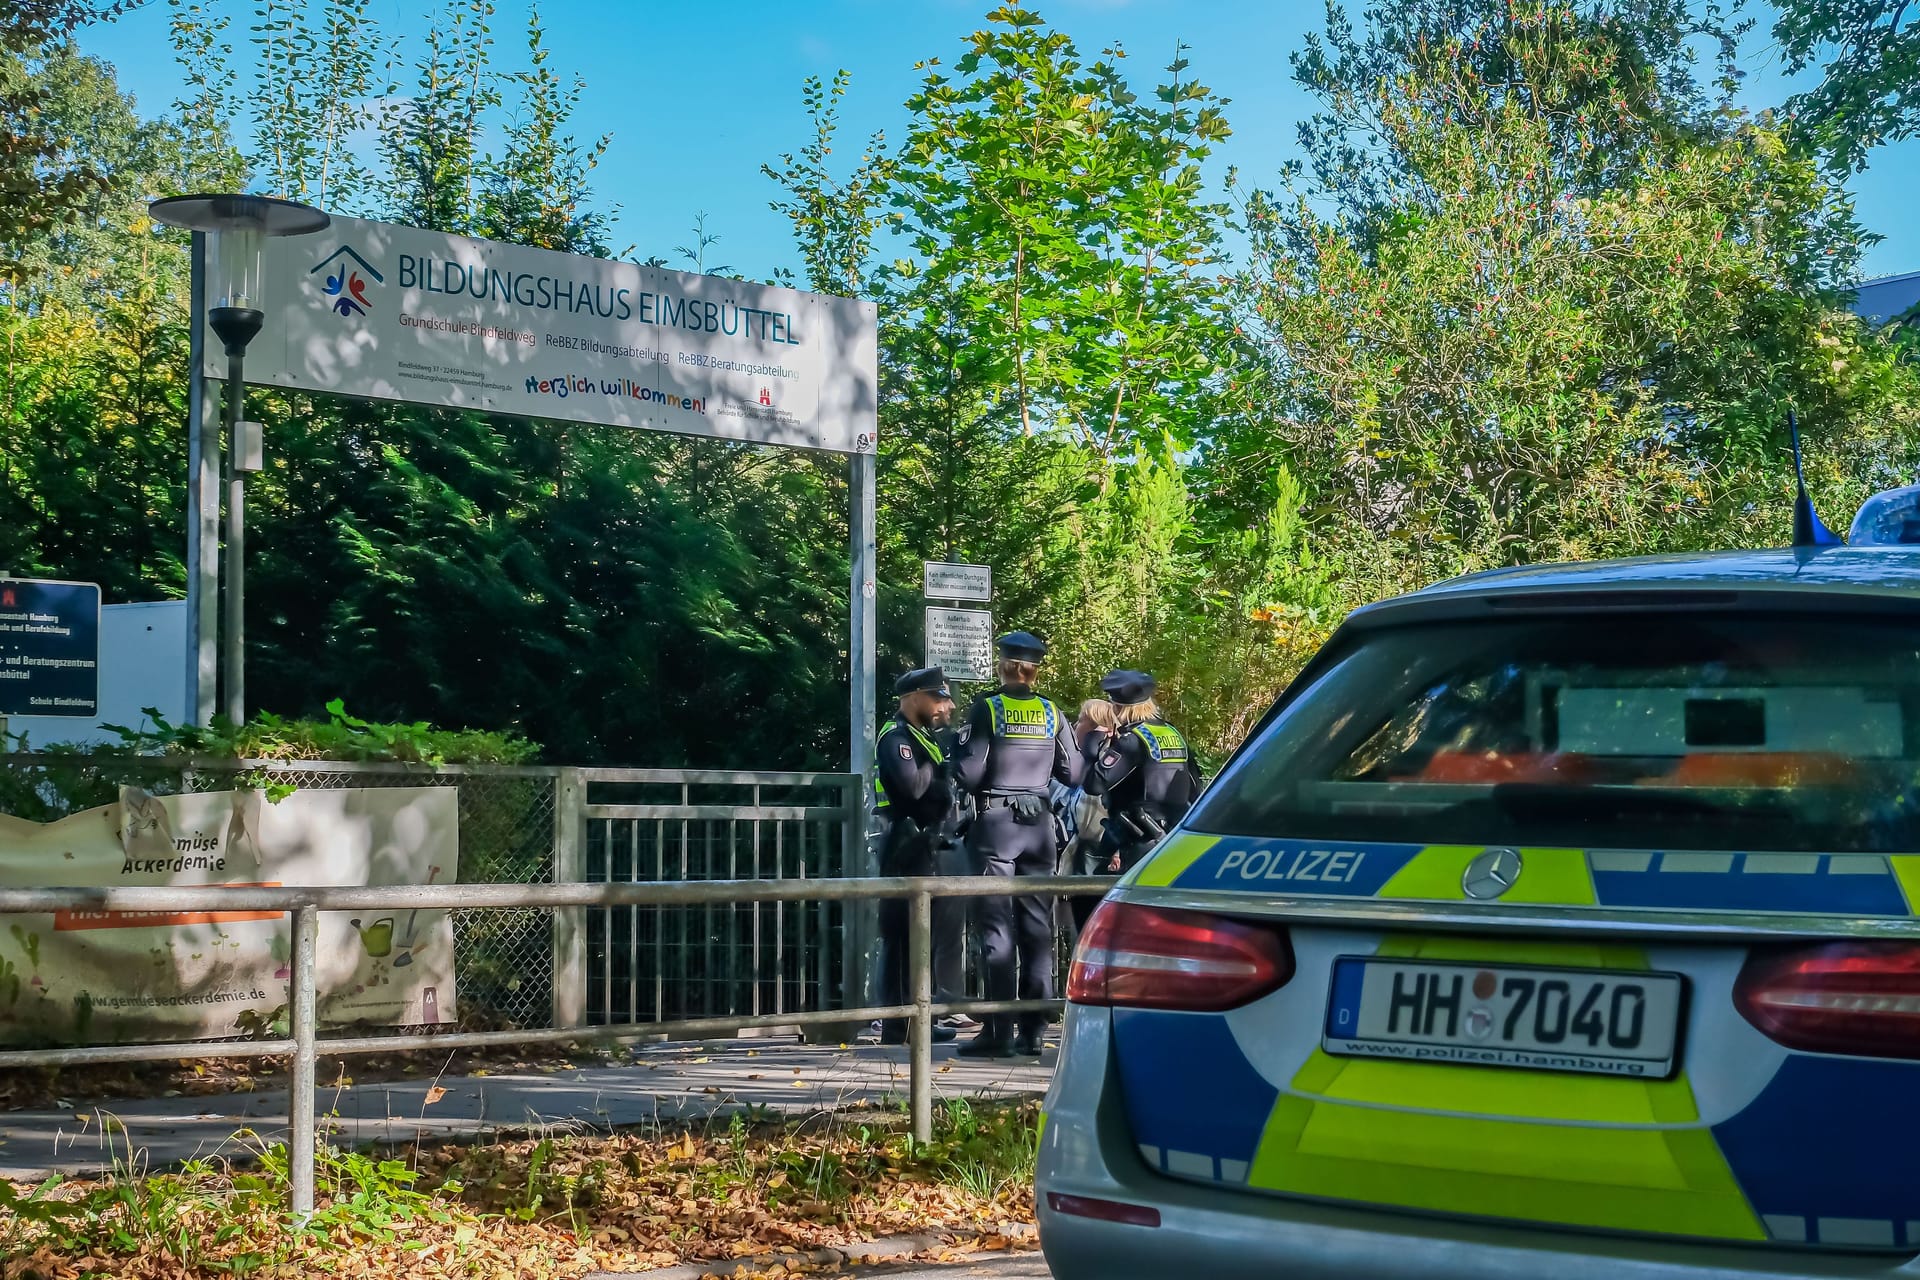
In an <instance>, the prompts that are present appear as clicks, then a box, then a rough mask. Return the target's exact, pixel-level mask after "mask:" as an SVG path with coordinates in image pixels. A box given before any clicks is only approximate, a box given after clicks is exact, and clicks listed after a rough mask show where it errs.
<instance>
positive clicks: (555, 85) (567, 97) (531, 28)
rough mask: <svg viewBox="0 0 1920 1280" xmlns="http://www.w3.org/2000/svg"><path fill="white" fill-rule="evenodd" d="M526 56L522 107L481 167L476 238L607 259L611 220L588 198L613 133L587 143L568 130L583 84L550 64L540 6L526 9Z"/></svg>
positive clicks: (520, 77) (518, 79)
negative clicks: (563, 79)
mask: <svg viewBox="0 0 1920 1280" xmlns="http://www.w3.org/2000/svg"><path fill="white" fill-rule="evenodd" d="M527 55H528V61H529V63H530V64H531V65H530V67H529V69H528V70H526V71H520V72H515V73H514V74H513V76H512V77H510V79H511V81H512V83H514V84H516V85H517V86H518V87H519V89H520V102H519V104H518V107H517V109H516V110H515V112H514V114H513V116H512V118H511V119H510V120H509V122H508V124H507V127H506V146H505V147H504V148H502V151H501V154H500V155H498V156H494V155H489V156H487V158H486V160H485V162H484V164H483V166H482V168H483V170H484V172H485V178H484V179H483V181H482V184H481V196H480V212H479V218H478V228H477V229H478V234H480V235H482V236H485V237H486V238H488V239H491V240H505V241H508V242H509V243H512V244H525V245H532V246H534V247H535V248H539V249H553V250H556V251H558V252H561V253H586V254H593V255H596V256H599V257H609V256H611V250H610V249H609V247H608V241H607V216H608V215H607V214H605V213H602V212H600V211H598V210H594V209H590V208H589V207H588V205H587V194H588V192H589V191H591V189H592V179H593V172H594V170H595V169H596V168H598V167H599V164H600V161H601V159H602V157H604V156H605V155H606V153H607V144H608V143H609V142H610V141H611V140H612V135H611V134H605V133H603V134H601V135H600V137H599V138H597V139H596V140H595V141H594V142H593V143H592V144H590V145H588V146H582V145H581V144H580V143H579V142H578V141H577V140H576V139H575V138H574V137H573V136H572V135H571V134H569V133H567V132H566V128H567V123H568V122H569V121H570V120H571V119H572V118H573V113H574V111H575V110H576V109H577V108H578V107H579V105H580V92H581V90H582V89H583V88H584V87H585V85H584V82H583V81H582V80H581V79H580V78H579V77H578V76H576V77H574V78H573V79H572V80H571V81H569V82H567V83H565V84H563V83H561V80H560V78H559V77H558V76H556V75H555V74H554V73H553V68H552V67H550V66H548V65H547V60H548V59H549V58H550V57H551V56H552V51H551V50H549V49H548V48H547V41H546V30H545V28H543V27H542V26H541V25H540V11H539V10H538V9H537V8H530V9H529V10H528V12H527Z"/></svg>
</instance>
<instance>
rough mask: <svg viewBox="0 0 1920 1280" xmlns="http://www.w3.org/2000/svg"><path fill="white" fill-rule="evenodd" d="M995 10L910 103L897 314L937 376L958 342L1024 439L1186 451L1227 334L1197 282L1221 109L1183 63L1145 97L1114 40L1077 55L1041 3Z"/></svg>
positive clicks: (1210, 218) (1213, 259)
mask: <svg viewBox="0 0 1920 1280" xmlns="http://www.w3.org/2000/svg"><path fill="white" fill-rule="evenodd" d="M987 20H988V22H989V23H991V24H992V25H991V26H989V27H987V28H984V29H982V30H980V31H976V32H974V33H973V34H972V35H971V36H969V37H968V39H967V51H966V53H965V54H964V55H962V56H961V57H960V59H959V60H958V61H956V62H955V63H954V65H953V69H952V72H951V73H950V74H949V73H948V72H946V71H944V70H942V69H941V68H940V67H939V66H938V65H937V62H928V63H923V64H922V65H923V66H925V67H926V68H928V71H927V76H926V80H925V82H924V84H923V86H922V88H921V91H920V92H919V93H917V94H915V95H914V96H913V97H912V98H910V99H908V101H907V108H908V110H910V111H911V112H913V114H914V124H913V126H912V128H911V129H910V130H909V132H908V135H907V139H906V144H905V147H904V149H903V151H902V155H901V158H900V163H899V167H898V171H897V174H896V176H895V182H894V185H893V199H894V203H895V204H896V205H897V206H898V207H899V209H900V210H901V211H902V212H903V214H904V215H905V221H904V227H903V230H904V232H905V234H906V237H907V240H908V244H909V246H910V251H911V257H909V258H908V259H906V260H904V261H903V262H901V263H900V264H899V265H898V266H897V267H896V268H895V274H896V275H897V277H898V284H897V285H896V292H895V294H894V296H892V297H891V298H890V299H889V303H890V319H892V321H893V322H894V324H895V325H896V326H897V327H898V328H899V329H902V330H906V331H908V332H909V333H910V332H911V331H912V330H914V329H916V328H920V327H922V326H924V327H925V328H926V329H927V330H928V331H930V332H931V333H933V334H938V335H940V337H939V338H938V339H936V341H935V342H934V343H933V346H932V350H931V351H927V350H925V349H924V347H921V346H920V344H915V347H914V348H912V350H914V353H915V354H917V355H918V356H919V358H920V361H921V363H923V364H926V365H929V366H930V367H931V371H933V372H934V373H935V376H936V377H937V376H938V371H939V370H940V369H941V368H942V366H943V365H944V364H946V363H948V361H947V360H946V359H945V358H944V357H943V354H942V353H943V352H944V351H945V350H947V349H948V348H950V347H957V348H959V349H960V350H964V351H966V352H968V353H969V355H970V357H973V358H977V359H978V360H979V361H980V362H981V365H980V367H979V368H978V369H977V370H975V371H974V372H975V373H976V375H977V379H979V378H983V379H984V380H985V381H986V382H987V384H988V388H990V389H991V391H992V392H993V393H994V395H995V398H996V399H1003V400H1004V402H1005V404H1006V408H1007V410H1008V412H1009V413H1010V414H1011V415H1012V416H1013V418H1014V419H1015V420H1017V422H1018V424H1019V428H1020V432H1021V434H1022V435H1027V436H1031V435H1034V434H1035V433H1036V432H1039V433H1053V434H1058V435H1060V436H1063V437H1067V438H1071V439H1072V440H1074V441H1075V442H1077V443H1079V444H1080V445H1082V446H1084V447H1086V448H1088V449H1091V450H1093V451H1094V452H1096V453H1097V454H1098V455H1099V456H1100V457H1102V458H1110V457H1112V456H1114V455H1115V454H1116V453H1117V454H1119V455H1122V456H1124V455H1125V454H1127V453H1130V452H1132V451H1133V450H1134V449H1135V448H1136V447H1144V448H1157V447H1159V446H1160V444H1161V442H1162V441H1163V440H1171V441H1173V442H1174V443H1175V444H1176V446H1179V447H1185V446H1187V445H1190V444H1191V443H1192V442H1193V441H1194V440H1196V439H1197V438H1198V436H1199V434H1200V431H1201V429H1202V427H1203V425H1204V423H1205V421H1206V396H1205V393H1206V390H1207V388H1208V387H1209V386H1210V385H1211V383H1212V380H1213V377H1214V373H1215V362H1214V359H1213V351H1215V350H1217V349H1218V347H1219V346H1220V345H1224V344H1223V343H1221V342H1220V339H1221V336H1222V334H1223V331H1224V328H1225V326H1226V320H1225V317H1224V313H1223V312H1222V311H1221V309H1220V307H1219V306H1218V299H1217V294H1216V290H1215V287H1214V281H1213V279H1212V278H1211V277H1210V276H1209V275H1208V272H1209V271H1210V270H1214V269H1216V268H1217V266H1218V264H1219V262H1220V251H1219V234H1220V228H1221V216H1222V214H1223V212H1224V210H1223V209H1222V208H1221V207H1220V206H1218V205H1216V204H1212V203H1209V202H1208V201H1207V200H1206V199H1205V198H1204V196H1203V195H1202V190H1201V177H1200V166H1201V164H1202V162H1203V161H1205V160H1206V158H1207V157H1208V156H1209V155H1211V154H1212V152H1213V148H1214V147H1215V146H1216V145H1218V144H1219V143H1221V142H1222V141H1224V140H1225V139H1226V137H1227V135H1228V132H1229V130H1228V128H1227V123H1226V119H1225V116H1224V114H1223V108H1224V105H1225V104H1224V103H1223V102H1222V101H1221V100H1220V99H1218V98H1217V97H1215V96H1214V94H1213V92H1212V91H1211V90H1210V89H1208V88H1207V87H1206V86H1205V85H1203V84H1200V83H1199V82H1198V81H1196V80H1194V79H1192V78H1191V77H1189V76H1188V75H1187V71H1188V70H1189V66H1188V63H1187V61H1186V59H1185V58H1184V57H1176V58H1175V59H1174V61H1173V62H1172V63H1170V64H1169V65H1168V66H1167V68H1166V71H1167V76H1168V80H1167V82H1166V83H1165V84H1162V85H1160V86H1159V87H1158V88H1157V89H1156V90H1155V91H1154V93H1153V94H1152V95H1151V96H1150V97H1141V96H1140V95H1138V94H1136V93H1135V92H1134V90H1133V88H1132V87H1131V86H1130V85H1129V83H1128V82H1127V79H1126V77H1125V76H1124V75H1123V74H1122V71H1121V67H1120V64H1121V61H1122V59H1123V56H1124V55H1123V54H1122V53H1121V51H1120V50H1118V49H1109V50H1107V51H1106V54H1105V56H1104V57H1103V58H1102V59H1101V60H1099V61H1096V62H1093V63H1086V62H1083V60H1082V58H1081V55H1080V52H1079V50H1078V48H1077V47H1076V46H1075V45H1074V42H1073V41H1072V39H1071V38H1070V37H1068V36H1067V35H1066V33H1064V32H1061V31H1057V30H1052V29H1049V28H1048V27H1047V26H1046V25H1045V23H1044V21H1043V20H1042V19H1041V18H1040V16H1039V15H1038V14H1036V13H1033V12H1031V11H1029V10H1025V9H1020V8H1016V7H1013V6H1003V7H1001V8H998V9H995V10H994V11H993V12H992V13H990V14H988V15H987ZM983 389H984V388H983ZM969 408H972V406H969Z"/></svg>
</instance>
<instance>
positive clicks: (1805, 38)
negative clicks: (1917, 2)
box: [1773, 0, 1920, 173]
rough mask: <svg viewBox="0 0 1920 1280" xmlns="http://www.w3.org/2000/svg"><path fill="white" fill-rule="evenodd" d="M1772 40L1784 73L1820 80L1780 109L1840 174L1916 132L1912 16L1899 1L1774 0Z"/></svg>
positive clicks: (1916, 23) (1917, 21)
mask: <svg viewBox="0 0 1920 1280" xmlns="http://www.w3.org/2000/svg"><path fill="white" fill-rule="evenodd" d="M1774 7H1775V9H1777V10H1778V18H1777V20H1776V21H1775V23H1774V28H1773V35H1774V39H1775V40H1777V41H1778V42H1779V44H1780V49H1781V51H1782V52H1783V53H1784V54H1785V55H1786V69H1787V71H1789V72H1797V71H1804V70H1806V69H1807V68H1808V67H1812V66H1816V65H1817V66H1819V68H1820V83H1819V84H1817V85H1815V86H1814V87H1813V88H1812V89H1810V90H1808V91H1806V92H1805V93H1801V94H1798V95H1796V96H1795V97H1794V99H1793V100H1792V102H1790V103H1789V104H1788V108H1789V110H1790V111H1791V112H1792V113H1793V115H1794V118H1795V121H1796V123H1797V124H1798V125H1799V127H1800V128H1801V129H1802V130H1803V131H1804V136H1805V137H1806V138H1807V140H1808V141H1810V142H1811V143H1813V144H1814V145H1815V146H1817V147H1819V148H1820V149H1821V150H1823V151H1824V152H1825V153H1826V154H1827V155H1828V156H1829V157H1830V158H1831V159H1832V160H1833V161H1834V163H1835V164H1836V166H1837V167H1838V168H1840V169H1841V170H1842V171H1844V172H1849V173H1852V172H1858V171H1859V170H1860V169H1862V168H1863V167H1865V165H1866V163H1867V153H1868V152H1869V151H1870V150H1872V149H1873V148H1874V147H1876V146H1878V145H1880V144H1881V143H1883V142H1893V141H1897V140H1898V139H1901V138H1907V137H1911V136H1912V135H1913V133H1914V132H1915V129H1916V127H1920V15H1916V14H1914V13H1912V12H1910V10H1911V6H1910V5H1909V4H1907V3H1906V0H1776V3H1775V5H1774Z"/></svg>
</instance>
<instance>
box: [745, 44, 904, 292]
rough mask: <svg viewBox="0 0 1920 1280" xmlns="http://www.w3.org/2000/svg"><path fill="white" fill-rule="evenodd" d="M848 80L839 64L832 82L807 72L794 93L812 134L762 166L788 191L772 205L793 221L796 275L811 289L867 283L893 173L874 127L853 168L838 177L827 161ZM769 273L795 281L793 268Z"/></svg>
mask: <svg viewBox="0 0 1920 1280" xmlns="http://www.w3.org/2000/svg"><path fill="white" fill-rule="evenodd" d="M851 82H852V76H850V75H849V74H848V73H847V72H846V71H845V70H844V69H843V70H840V71H836V72H835V73H834V75H833V81H832V83H830V84H827V83H823V82H822V81H821V79H820V77H819V76H808V77H807V79H806V82H805V83H804V84H803V85H802V86H801V90H800V98H801V103H802V106H803V108H804V110H805V112H806V117H807V124H808V126H809V128H810V129H811V136H810V137H809V138H808V139H807V142H806V145H805V146H803V147H802V148H801V149H800V154H799V155H798V157H796V156H795V155H794V153H793V152H791V151H789V152H787V153H786V154H785V155H783V156H781V157H780V167H779V168H777V169H776V168H775V167H774V166H773V165H771V164H763V165H761V166H760V172H761V173H763V174H765V175H766V176H767V177H769V178H771V179H773V181H774V182H776V183H778V184H779V186H780V189H781V190H782V191H783V192H785V193H786V198H785V199H782V200H774V201H771V202H770V205H771V208H772V209H773V211H774V212H775V213H778V214H783V215H784V216H785V217H786V218H787V219H788V221H790V222H791V223H792V224H793V238H794V245H795V247H796V248H797V249H798V250H799V251H800V260H801V262H802V263H803V264H804V266H803V267H802V270H801V277H802V278H803V279H804V280H805V282H806V287H807V288H809V289H812V290H814V291H815V292H817V293H831V294H839V295H841V296H844V297H858V296H860V295H861V294H862V293H864V292H865V291H866V289H867V286H868V283H869V276H868V268H869V264H870V263H871V262H872V259H873V238H874V236H875V234H876V233H877V232H878V231H879V229H880V226H881V223H882V221H883V220H884V217H885V215H884V213H883V212H882V210H884V209H885V208H886V204H887V199H888V195H889V192H890V190H891V185H892V181H893V171H894V167H895V162H894V159H893V158H892V157H891V156H889V155H887V154H886V151H885V149H886V134H885V133H884V132H881V131H879V130H876V131H875V132H874V134H873V136H872V137H870V138H868V139H867V145H866V148H865V149H864V150H863V151H862V152H861V154H860V158H859V160H857V161H855V162H854V166H853V170H852V172H850V173H849V174H848V175H847V176H846V177H845V178H844V179H842V178H840V177H837V176H836V175H835V174H834V173H833V171H832V169H831V167H830V166H829V165H828V163H827V157H828V156H830V155H832V154H833V142H834V137H835V136H836V135H837V134H838V132H839V128H840V103H841V101H842V99H844V98H845V97H846V93H847V86H848V85H849V84H850V83H851ZM775 279H776V280H779V281H780V282H781V283H784V284H791V283H793V273H792V272H785V273H781V272H776V273H775Z"/></svg>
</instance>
